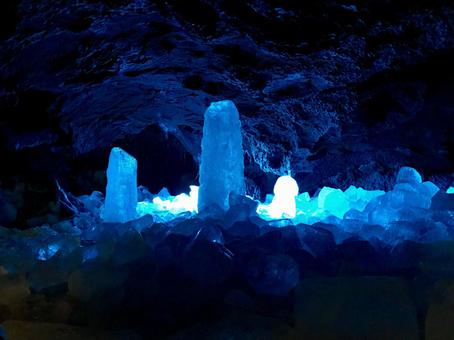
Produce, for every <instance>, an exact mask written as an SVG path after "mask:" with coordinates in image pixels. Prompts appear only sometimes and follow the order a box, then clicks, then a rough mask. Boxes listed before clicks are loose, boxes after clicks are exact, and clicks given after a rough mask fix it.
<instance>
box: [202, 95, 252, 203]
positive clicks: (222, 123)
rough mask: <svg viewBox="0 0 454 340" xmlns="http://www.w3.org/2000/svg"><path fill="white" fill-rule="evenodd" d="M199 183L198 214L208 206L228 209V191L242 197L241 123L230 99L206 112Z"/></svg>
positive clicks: (243, 192) (209, 108)
mask: <svg viewBox="0 0 454 340" xmlns="http://www.w3.org/2000/svg"><path fill="white" fill-rule="evenodd" d="M199 181H200V188H199V198H198V210H199V212H200V211H202V210H203V209H204V208H206V207H208V206H210V205H217V206H219V207H220V208H221V209H223V210H227V209H228V208H229V195H230V193H231V192H234V193H236V194H240V195H244V194H245V182H244V155H243V143H242V137H241V122H240V116H239V113H238V110H237V108H236V107H235V104H234V103H233V102H232V101H230V100H223V101H220V102H215V103H211V105H210V106H209V107H208V109H207V110H206V111H205V121H204V125H203V137H202V157H201V162H200V169H199Z"/></svg>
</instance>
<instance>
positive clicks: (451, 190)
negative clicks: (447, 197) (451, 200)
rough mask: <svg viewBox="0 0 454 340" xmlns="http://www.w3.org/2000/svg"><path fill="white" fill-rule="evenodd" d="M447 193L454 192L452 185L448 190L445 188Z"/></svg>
mask: <svg viewBox="0 0 454 340" xmlns="http://www.w3.org/2000/svg"><path fill="white" fill-rule="evenodd" d="M446 193H447V194H454V187H449V188H448V190H446Z"/></svg>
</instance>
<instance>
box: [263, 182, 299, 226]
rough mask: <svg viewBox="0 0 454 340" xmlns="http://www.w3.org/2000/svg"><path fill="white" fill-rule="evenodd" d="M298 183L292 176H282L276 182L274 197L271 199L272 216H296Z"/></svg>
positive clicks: (270, 209) (270, 211)
mask: <svg viewBox="0 0 454 340" xmlns="http://www.w3.org/2000/svg"><path fill="white" fill-rule="evenodd" d="M298 191H299V188H298V183H296V181H295V180H294V179H293V177H291V176H281V177H279V178H278V179H277V181H276V184H274V197H273V200H272V201H271V204H270V208H269V214H270V216H271V217H272V218H294V217H295V216H296V201H295V197H296V196H298Z"/></svg>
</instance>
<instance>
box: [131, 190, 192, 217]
mask: <svg viewBox="0 0 454 340" xmlns="http://www.w3.org/2000/svg"><path fill="white" fill-rule="evenodd" d="M198 195H199V187H198V186H195V185H191V186H190V192H189V195H188V194H185V193H182V194H179V195H177V196H171V195H169V194H168V191H167V189H163V190H161V191H160V194H158V195H156V196H155V197H154V198H152V199H151V200H145V201H142V202H139V203H138V204H137V217H142V216H145V215H152V216H153V217H154V219H155V221H158V222H168V221H171V220H173V219H175V218H178V217H191V216H193V215H195V214H196V213H197V201H198Z"/></svg>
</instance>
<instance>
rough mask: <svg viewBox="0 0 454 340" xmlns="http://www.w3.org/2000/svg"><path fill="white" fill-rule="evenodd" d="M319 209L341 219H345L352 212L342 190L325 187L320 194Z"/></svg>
mask: <svg viewBox="0 0 454 340" xmlns="http://www.w3.org/2000/svg"><path fill="white" fill-rule="evenodd" d="M318 207H319V208H320V209H321V210H324V211H326V212H329V213H331V214H332V215H333V216H336V217H339V218H343V217H344V214H345V213H346V212H347V211H348V210H350V205H349V202H348V200H347V198H346V196H345V195H344V193H343V192H342V190H340V189H333V188H329V187H324V188H323V189H322V190H321V191H320V193H319V194H318Z"/></svg>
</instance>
